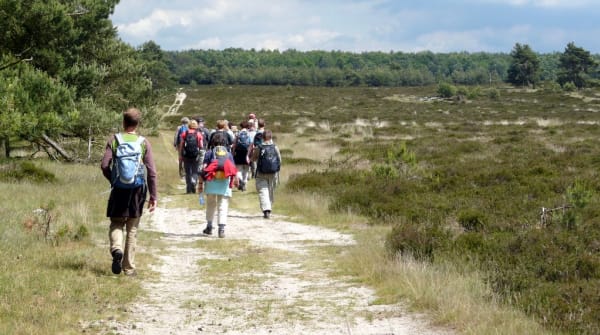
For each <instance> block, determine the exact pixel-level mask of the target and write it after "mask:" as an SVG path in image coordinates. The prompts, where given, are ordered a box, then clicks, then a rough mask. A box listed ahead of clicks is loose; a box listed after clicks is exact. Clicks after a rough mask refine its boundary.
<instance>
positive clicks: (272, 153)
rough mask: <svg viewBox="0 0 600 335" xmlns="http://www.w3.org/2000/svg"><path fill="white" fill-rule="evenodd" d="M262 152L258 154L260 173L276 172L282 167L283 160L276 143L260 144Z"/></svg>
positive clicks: (257, 166) (257, 167)
mask: <svg viewBox="0 0 600 335" xmlns="http://www.w3.org/2000/svg"><path fill="white" fill-rule="evenodd" d="M259 149H260V154H259V156H258V163H257V164H256V169H257V170H258V172H260V173H275V172H279V170H280V169H281V161H280V160H279V156H278V155H277V149H276V148H275V145H274V144H273V145H261V146H259Z"/></svg>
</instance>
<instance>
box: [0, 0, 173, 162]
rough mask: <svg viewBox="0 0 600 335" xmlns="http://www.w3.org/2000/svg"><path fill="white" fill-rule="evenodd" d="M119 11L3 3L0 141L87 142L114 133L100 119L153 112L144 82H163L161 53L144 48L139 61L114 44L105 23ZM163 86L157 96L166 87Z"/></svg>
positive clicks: (152, 123)
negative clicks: (70, 139)
mask: <svg viewBox="0 0 600 335" xmlns="http://www.w3.org/2000/svg"><path fill="white" fill-rule="evenodd" d="M117 3H118V0H109V1H92V0H83V1H66V2H65V1H58V0H50V1H41V0H33V1H26V2H23V1H15V0H5V1H1V2H0V30H1V31H3V32H4V33H3V34H0V96H1V97H2V98H0V110H2V111H3V113H1V114H0V138H1V139H3V140H4V141H5V142H6V141H7V140H9V139H14V138H16V139H18V140H27V141H30V142H34V143H36V142H37V143H39V139H40V138H41V137H42V136H49V137H51V138H54V139H55V140H57V141H60V137H61V136H63V135H67V136H68V137H71V136H75V137H80V138H82V139H84V140H88V139H90V138H93V137H95V136H98V135H102V136H104V135H106V134H107V133H108V132H110V131H112V130H114V128H115V124H114V123H112V122H110V120H111V119H112V117H111V116H110V115H109V116H106V115H103V114H107V113H112V114H114V113H115V112H117V113H120V112H121V111H123V110H124V109H126V108H127V107H131V106H136V107H139V108H141V109H145V106H152V105H154V104H155V100H156V97H157V95H156V92H155V91H153V87H152V85H153V82H152V81H151V80H148V79H147V77H148V75H149V74H150V75H152V77H153V78H157V77H158V76H159V75H163V76H164V75H165V73H164V70H165V69H164V63H160V61H161V60H160V59H158V60H156V59H154V58H153V57H152V54H153V53H154V54H155V55H156V54H159V55H162V52H161V51H160V50H149V49H151V48H145V49H142V50H141V51H140V53H139V54H138V52H137V51H136V50H135V49H133V48H132V47H131V46H128V45H126V44H125V43H123V42H122V41H120V40H119V39H118V37H117V34H116V30H115V29H114V27H113V26H112V22H111V21H110V19H109V16H110V15H111V14H112V12H113V10H114V7H115V6H116V4H117ZM160 64H162V65H163V67H161V66H160ZM163 79H164V78H160V83H159V82H156V83H155V85H156V87H155V88H163V87H164V85H166V84H165V81H164V80H163ZM161 85H162V86H161ZM148 109H150V108H148ZM87 113H89V114H90V115H87ZM152 114H153V113H152V112H151V111H148V112H147V113H146V115H147V116H151V115H152ZM147 120H148V121H149V122H146V126H147V127H148V128H151V129H156V128H157V125H158V117H148V118H147ZM84 122H89V123H87V124H86V123H84ZM116 126H117V127H118V126H119V124H117V125H116ZM6 143H7V144H8V145H9V147H8V148H7V150H6V152H7V153H8V154H10V150H11V148H10V144H9V142H6Z"/></svg>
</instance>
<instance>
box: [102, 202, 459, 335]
mask: <svg viewBox="0 0 600 335" xmlns="http://www.w3.org/2000/svg"><path fill="white" fill-rule="evenodd" d="M164 200H165V199H163V203H164ZM167 200H168V199H167ZM184 217H187V218H194V219H192V220H188V221H186V220H175V219H174V218H184ZM203 222H204V211H202V210H193V211H189V210H187V209H181V208H174V209H165V208H158V209H157V211H156V212H155V213H153V214H152V215H146V216H145V219H144V220H143V222H142V225H141V230H142V231H141V234H143V231H144V230H151V231H156V232H161V233H163V234H164V237H163V240H164V242H165V244H166V249H162V250H160V251H159V250H152V249H150V250H148V249H145V250H144V251H145V252H148V253H152V254H154V255H157V256H158V258H159V260H160V262H159V263H157V264H153V265H152V266H151V269H152V270H153V271H156V272H157V273H158V274H159V275H158V276H157V278H156V279H155V280H148V281H145V282H143V283H142V285H143V287H144V289H145V290H146V291H147V295H146V296H143V297H141V298H140V300H139V301H138V302H136V303H134V305H133V306H129V307H127V311H130V312H131V313H129V314H130V319H128V320H112V321H108V322H106V323H105V324H104V326H105V327H106V328H108V329H106V333H112V334H121V335H135V334H146V335H148V334H150V335H153V334H156V335H158V334H160V335H163V334H201V333H203V334H258V335H261V334H411V335H415V334H417V335H419V334H420V335H425V334H449V333H448V332H444V331H442V330H438V329H434V328H433V327H431V326H428V325H427V323H426V322H425V321H424V320H423V319H422V318H421V317H419V316H417V315H411V314H407V313H406V312H405V311H404V309H403V307H402V306H400V305H370V302H371V301H373V300H374V299H375V296H374V294H373V292H372V290H371V289H369V288H366V287H363V286H360V285H358V284H356V283H353V282H352V281H351V280H350V278H347V279H340V278H336V279H333V278H332V277H331V276H329V271H330V270H329V269H328V268H327V267H326V266H323V265H322V264H323V262H314V263H311V262H306V260H307V259H310V257H316V256H315V254H316V253H311V250H312V249H313V248H316V247H319V246H335V245H342V246H343V245H349V244H352V243H354V241H353V238H352V236H350V235H345V234H340V233H338V232H336V231H333V230H329V229H325V228H320V227H314V226H308V225H302V224H297V223H292V222H286V221H285V220H284V218H281V217H274V218H272V219H270V220H265V219H263V218H262V217H261V216H249V215H246V214H243V213H239V212H235V211H230V216H229V222H228V226H227V229H226V238H225V239H218V238H215V237H207V236H203V235H201V230H202V227H203V224H202V223H203ZM199 240H201V242H203V243H197V242H198V241H199ZM228 240H229V241H228ZM231 240H233V241H236V240H239V241H240V242H244V243H246V244H241V245H242V247H243V246H244V245H246V246H248V247H247V248H256V249H257V250H259V251H260V250H270V252H271V253H272V252H275V253H277V252H280V253H284V254H287V255H290V257H286V258H285V260H284V261H281V259H279V260H278V261H273V262H271V263H269V264H267V266H266V269H265V270H264V271H260V272H254V273H252V272H249V273H243V274H242V275H241V276H240V274H236V276H238V278H247V280H244V281H243V282H242V283H241V284H240V285H233V287H232V286H231V285H215V284H214V283H215V281H216V280H218V279H219V278H215V277H217V276H228V273H226V272H221V273H219V271H216V272H217V273H216V274H215V271H212V272H210V273H212V274H210V273H208V272H207V271H206V266H207V265H206V264H207V262H210V261H211V260H213V261H220V262H222V261H223V260H224V259H227V258H226V257H227V256H225V255H223V254H220V253H219V252H216V251H214V250H219V248H215V245H213V244H214V243H227V242H231ZM226 241H227V242H226ZM198 244H200V245H206V246H207V249H211V250H213V251H210V250H206V249H204V248H203V247H198ZM208 246H212V248H208ZM140 247H141V248H142V249H143V248H144V246H143V245H142V246H140ZM146 248H147V246H146ZM256 257H261V253H260V252H257V254H256ZM201 264H203V265H201ZM311 264H313V265H311ZM314 264H321V265H320V266H316V265H314ZM140 270H142V269H140ZM209 283H213V284H209Z"/></svg>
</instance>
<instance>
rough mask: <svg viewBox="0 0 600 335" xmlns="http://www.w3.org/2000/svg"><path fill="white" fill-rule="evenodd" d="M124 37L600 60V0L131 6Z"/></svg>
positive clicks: (156, 0)
mask: <svg viewBox="0 0 600 335" xmlns="http://www.w3.org/2000/svg"><path fill="white" fill-rule="evenodd" d="M111 19H112V22H113V24H114V25H115V26H116V27H117V30H118V33H119V37H120V38H121V39H122V40H123V41H124V42H126V43H128V44H130V45H132V46H134V47H138V46H140V45H142V44H143V43H144V42H147V41H154V42H155V43H157V44H158V45H160V47H161V48H162V49H163V50H166V51H176V50H190V49H196V50H198V49H203V50H206V49H214V50H223V49H226V48H242V49H246V50H249V49H256V50H262V49H265V50H279V51H284V50H288V49H295V50H298V51H310V50H324V51H332V50H336V51H338V50H339V51H349V52H357V53H360V52H365V51H383V52H390V51H394V52H409V53H412V52H419V51H432V52H435V53H445V52H463V51H466V52H503V53H510V52H511V50H512V49H513V48H514V46H515V44H516V43H520V44H527V45H529V46H530V47H531V48H532V49H533V50H534V51H536V52H539V53H551V52H563V51H564V50H565V47H566V46H567V44H568V43H570V42H574V43H575V45H576V46H578V47H582V48H584V49H585V50H588V51H590V52H591V53H593V54H600V0H454V1H452V0H448V1H442V0H406V1H401V0H121V1H120V3H119V4H118V5H117V6H116V8H115V11H114V14H113V15H112V16H111Z"/></svg>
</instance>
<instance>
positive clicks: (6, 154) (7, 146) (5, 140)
mask: <svg viewBox="0 0 600 335" xmlns="http://www.w3.org/2000/svg"><path fill="white" fill-rule="evenodd" d="M2 142H3V143H4V157H6V158H10V139H9V138H8V136H7V137H5V138H3V139H2Z"/></svg>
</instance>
